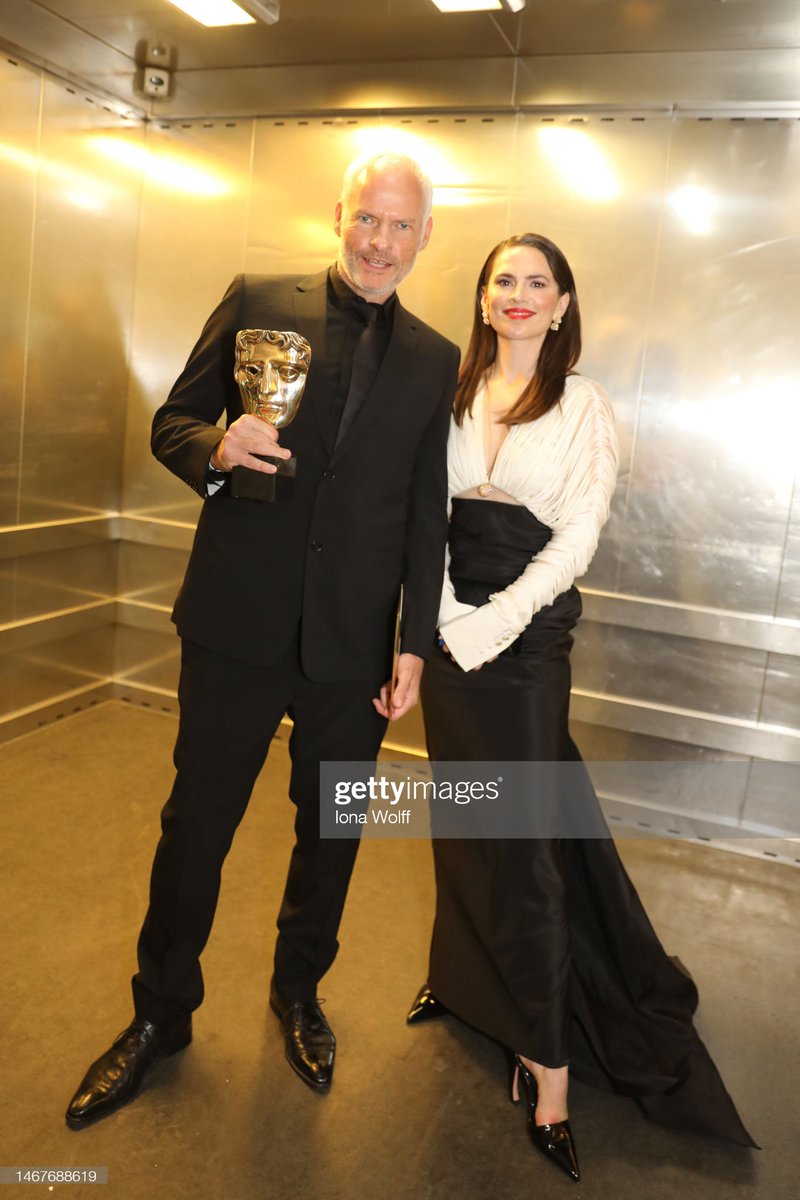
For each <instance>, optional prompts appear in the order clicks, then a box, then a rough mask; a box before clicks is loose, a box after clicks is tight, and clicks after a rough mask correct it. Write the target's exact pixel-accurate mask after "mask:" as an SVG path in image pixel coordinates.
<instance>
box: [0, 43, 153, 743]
mask: <svg viewBox="0 0 800 1200" xmlns="http://www.w3.org/2000/svg"><path fill="white" fill-rule="evenodd" d="M0 112H2V114H3V119H2V129H0V204H2V211H3V224H2V234H0V274H1V276H2V279H3V288H2V293H0V363H2V371H0V648H2V651H3V655H2V660H0V663H1V665H0V724H2V723H3V722H4V721H5V720H6V719H7V718H9V717H13V716H16V715H18V714H20V713H23V714H24V713H25V712H28V711H30V712H36V711H38V710H39V709H40V708H42V706H45V707H46V706H47V705H49V704H51V703H52V702H53V701H55V700H56V699H58V698H61V700H62V702H64V701H68V700H70V699H74V700H75V703H76V704H78V703H82V702H83V701H84V700H86V701H87V702H88V699H89V698H90V697H91V696H92V695H94V694H95V692H96V689H97V685H98V683H103V682H105V681H106V680H108V679H110V678H111V676H112V673H113V620H114V616H115V600H114V597H115V595H116V586H117V584H116V576H117V565H116V560H117V552H118V551H117V545H116V542H115V541H114V540H113V539H112V537H111V530H110V527H109V518H108V514H109V513H115V512H116V511H117V509H118V506H119V497H120V484H121V476H122V453H123V447H124V430H125V420H126V397H127V390H128V339H129V333H130V324H131V315H132V308H133V299H134V272H135V263H136V239H137V229H138V213H139V190H140V184H139V180H138V179H136V178H134V177H132V176H131V175H130V172H129V171H127V170H124V169H122V168H121V167H119V166H117V165H115V164H114V163H103V161H102V160H101V159H100V157H99V156H98V154H97V153H96V151H95V150H94V149H93V147H92V139H93V138H94V137H95V136H101V135H103V134H108V133H116V132H117V131H118V130H119V127H120V122H119V120H118V119H117V118H116V117H114V115H113V114H111V113H109V112H108V111H105V110H104V109H103V108H102V106H101V105H99V104H97V103H92V102H87V99H86V98H85V97H84V96H83V95H79V94H78V93H77V92H75V91H72V92H71V91H68V90H67V89H66V88H65V87H64V86H63V84H60V83H57V82H55V81H53V80H50V79H47V78H45V77H44V76H43V75H42V74H41V73H40V72H38V71H32V70H30V69H29V68H27V67H25V66H21V65H20V66H13V65H12V64H11V63H8V62H3V63H2V64H0ZM128 132H129V136H130V137H131V138H132V139H133V140H134V141H140V140H141V130H140V129H139V128H135V129H131V130H129V131H128Z"/></svg>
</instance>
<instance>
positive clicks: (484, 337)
mask: <svg viewBox="0 0 800 1200" xmlns="http://www.w3.org/2000/svg"><path fill="white" fill-rule="evenodd" d="M515 246H530V247H532V248H533V249H534V250H540V251H541V252H542V254H543V255H544V256H545V258H546V259H547V264H548V266H549V267H550V270H551V271H552V272H553V278H554V279H555V281H556V285H557V287H558V290H559V293H560V294H561V295H562V296H563V294H564V292H569V304H568V305H567V311H566V312H565V313H564V316H563V317H562V318H561V328H560V329H559V330H558V331H556V330H554V329H548V331H547V334H546V336H545V339H544V342H543V343H542V349H541V351H540V353H539V360H538V362H537V363H536V371H535V374H534V376H533V379H532V380H531V381H530V383H529V384H528V385H527V387H526V388H525V389H524V390H523V391H522V392H521V394H520V395H519V396H518V397H517V399H516V401H515V403H514V404H513V405H512V406H511V408H510V409H509V411H508V412H507V413H506V415H505V417H504V418H503V420H502V424H504V425H522V424H524V423H525V422H527V421H535V420H536V418H537V417H541V416H543V415H544V414H545V413H546V412H549V411H550V409H551V408H553V407H554V405H556V404H558V402H559V400H560V399H561V397H562V396H563V394H564V384H565V383H566V379H567V376H568V375H571V374H572V368H573V367H574V366H575V364H576V362H577V361H578V359H579V358H580V355H581V313H580V308H579V306H578V296H577V293H576V291H575V279H574V277H573V274H572V270H571V268H570V265H569V263H568V262H567V260H566V258H565V257H564V255H563V254H562V253H561V251H560V250H559V248H558V246H556V245H555V243H554V242H551V241H550V239H549V238H546V237H541V236H540V235H539V234H537V233H518V234H515V235H514V237H510V238H506V240H505V241H504V242H500V243H499V244H498V245H497V246H495V248H494V250H492V252H491V254H490V255H489V257H488V258H487V259H486V262H485V263H484V264H483V270H482V271H481V273H480V276H479V278H478V286H477V288H476V289H475V310H474V313H473V317H472V333H471V335H470V339H469V346H468V347H467V353H466V356H465V358H464V361H463V363H462V364H461V370H460V372H459V376H458V387H457V389H456V399H455V404H454V405H453V414H454V416H455V419H456V424H458V425H461V424H463V421H464V417H465V415H467V414H468V413H471V412H472V403H473V401H474V399H475V393H476V392H477V391H478V388H479V387H480V386H481V383H482V382H483V380H484V376H485V374H486V371H487V370H488V369H489V367H490V366H491V365H492V363H493V362H494V360H495V357H496V355H497V334H496V333H495V331H494V330H493V329H492V327H491V325H484V323H483V315H482V313H481V293H482V292H483V289H484V288H485V287H486V286H487V284H488V282H489V279H490V277H491V274H492V268H493V266H494V261H495V259H496V258H497V256H498V254H499V253H500V252H501V251H502V250H508V249H509V248H513V247H515Z"/></svg>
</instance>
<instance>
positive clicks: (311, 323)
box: [292, 269, 333, 453]
mask: <svg viewBox="0 0 800 1200" xmlns="http://www.w3.org/2000/svg"><path fill="white" fill-rule="evenodd" d="M292 305H293V308H294V319H295V328H296V330H297V332H298V333H302V335H303V337H304V338H305V339H306V341H307V342H308V343H309V345H310V346H311V367H310V368H309V372H308V380H307V382H306V390H305V393H304V396H303V402H304V403H305V402H307V403H309V404H310V405H311V408H312V411H313V413H314V417H315V419H316V422H317V428H318V429H319V433H320V437H321V438H322V440H323V442H324V444H325V445H326V447H327V449H328V452H329V453H330V451H331V450H332V449H333V446H332V445H331V443H330V438H329V429H328V426H329V421H328V406H329V404H330V400H331V397H330V385H329V382H328V370H327V362H328V355H327V314H328V272H327V269H326V270H325V271H320V272H319V273H318V274H317V275H310V276H309V277H308V279H304V280H302V282H301V283H299V284H298V285H297V290H296V291H295V293H294V296H293V297H292Z"/></svg>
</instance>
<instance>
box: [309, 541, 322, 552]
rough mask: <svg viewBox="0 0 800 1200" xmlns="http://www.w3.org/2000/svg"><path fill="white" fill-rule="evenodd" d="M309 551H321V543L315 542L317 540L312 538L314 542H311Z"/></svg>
mask: <svg viewBox="0 0 800 1200" xmlns="http://www.w3.org/2000/svg"><path fill="white" fill-rule="evenodd" d="M311 549H312V550H317V551H319V550H321V549H322V542H318V541H317V539H316V538H314V540H313V541H312V543H311Z"/></svg>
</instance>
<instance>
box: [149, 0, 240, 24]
mask: <svg viewBox="0 0 800 1200" xmlns="http://www.w3.org/2000/svg"><path fill="white" fill-rule="evenodd" d="M169 3H170V4H171V5H172V6H173V8H179V9H180V10H181V12H182V13H186V16H187V17H191V18H192V19H193V20H194V21H199V22H200V24H201V25H206V26H207V27H208V28H211V29H216V28H218V27H219V26H221V25H255V23H256V19H255V17H253V16H251V15H250V13H249V12H245V10H244V9H243V8H240V7H239V5H238V4H234V2H233V0H169Z"/></svg>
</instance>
